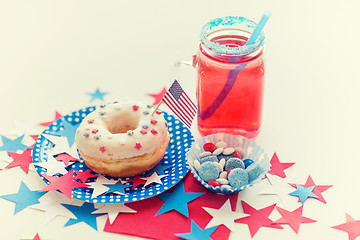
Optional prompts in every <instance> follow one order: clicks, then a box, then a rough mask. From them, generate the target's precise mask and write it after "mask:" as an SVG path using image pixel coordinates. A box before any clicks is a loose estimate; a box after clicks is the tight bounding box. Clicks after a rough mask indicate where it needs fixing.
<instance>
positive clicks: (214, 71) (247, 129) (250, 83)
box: [195, 17, 264, 138]
mask: <svg viewBox="0 0 360 240" xmlns="http://www.w3.org/2000/svg"><path fill="white" fill-rule="evenodd" d="M221 20H224V21H221ZM209 24H210V27H207V25H209ZM207 25H205V26H204V29H203V31H202V38H201V43H200V49H199V52H198V54H197V56H196V59H195V61H196V67H197V73H198V81H197V100H198V106H199V110H198V111H199V112H198V129H199V132H200V134H201V135H203V136H205V135H209V134H213V133H217V132H224V133H229V134H234V135H238V134H240V135H243V136H245V137H248V138H254V137H256V136H257V135H258V133H259V131H260V125H261V112H262V100H263V88H264V59H263V57H262V53H263V40H264V36H263V35H262V36H260V37H259V39H258V40H257V41H256V43H255V44H253V45H248V46H245V43H246V41H247V40H248V38H249V37H250V35H251V30H252V29H253V28H255V26H256V24H255V23H253V22H251V21H250V20H247V19H244V18H239V17H226V18H220V19H215V20H213V21H212V22H209V23H208V24H207Z"/></svg>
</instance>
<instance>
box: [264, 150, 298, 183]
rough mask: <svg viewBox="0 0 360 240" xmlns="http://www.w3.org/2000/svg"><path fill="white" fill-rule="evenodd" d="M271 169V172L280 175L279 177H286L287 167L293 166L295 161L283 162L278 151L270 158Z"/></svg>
mask: <svg viewBox="0 0 360 240" xmlns="http://www.w3.org/2000/svg"><path fill="white" fill-rule="evenodd" d="M270 164H271V167H270V171H269V172H268V173H269V174H273V175H278V176H279V177H282V178H286V174H285V172H284V170H285V169H287V168H289V167H291V166H292V165H294V164H295V163H281V162H280V161H279V158H278V156H277V154H276V153H274V155H273V156H272V158H271V160H270Z"/></svg>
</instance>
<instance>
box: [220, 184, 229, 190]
mask: <svg viewBox="0 0 360 240" xmlns="http://www.w3.org/2000/svg"><path fill="white" fill-rule="evenodd" d="M220 188H226V189H228V190H230V189H231V186H230V185H221V187H220Z"/></svg>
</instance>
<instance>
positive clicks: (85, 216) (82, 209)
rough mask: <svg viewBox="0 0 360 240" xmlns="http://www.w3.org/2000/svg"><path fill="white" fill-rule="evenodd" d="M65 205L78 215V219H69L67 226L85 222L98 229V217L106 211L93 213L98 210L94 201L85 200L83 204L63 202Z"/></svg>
mask: <svg viewBox="0 0 360 240" xmlns="http://www.w3.org/2000/svg"><path fill="white" fill-rule="evenodd" d="M63 206H64V207H66V208H67V209H69V210H70V211H71V212H72V213H73V214H74V215H75V217H76V219H73V218H72V219H70V220H69V221H67V223H65V226H69V225H73V224H75V223H79V222H84V223H86V224H87V225H89V226H90V227H92V228H94V229H95V230H96V231H97V222H96V218H97V217H99V216H102V215H105V213H93V212H94V211H95V210H96V209H95V207H94V204H93V203H88V202H84V203H83V204H82V205H81V206H74V205H69V204H63Z"/></svg>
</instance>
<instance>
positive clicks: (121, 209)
mask: <svg viewBox="0 0 360 240" xmlns="http://www.w3.org/2000/svg"><path fill="white" fill-rule="evenodd" d="M92 213H106V214H107V215H108V217H109V222H110V224H113V222H114V221H115V219H116V217H117V216H118V215H119V213H136V211H135V210H134V209H131V208H129V207H128V206H126V205H125V203H112V204H106V205H105V206H103V207H101V208H99V209H97V210H95V211H94V212H92Z"/></svg>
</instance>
